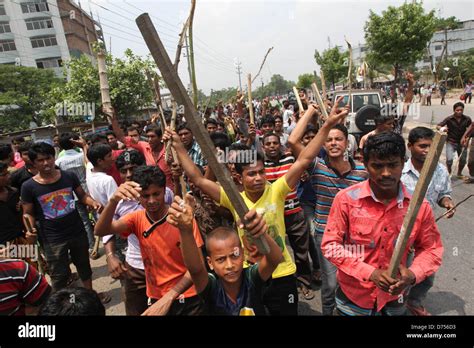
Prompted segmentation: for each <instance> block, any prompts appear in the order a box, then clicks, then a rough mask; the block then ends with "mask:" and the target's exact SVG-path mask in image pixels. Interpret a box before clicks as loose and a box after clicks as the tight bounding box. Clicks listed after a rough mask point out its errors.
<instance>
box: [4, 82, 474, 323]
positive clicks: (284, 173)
mask: <svg viewBox="0 0 474 348" xmlns="http://www.w3.org/2000/svg"><path fill="white" fill-rule="evenodd" d="M407 89H408V90H407V91H406V95H407V96H410V97H409V98H408V99H405V102H406V106H407V108H408V107H409V105H410V103H411V102H412V100H410V99H411V96H413V90H412V89H413V84H409V86H408V87H407ZM410 89H411V91H409V90H410ZM299 97H300V98H301V102H302V105H303V109H302V110H300V109H299V107H298V104H296V103H292V102H289V101H288V100H286V101H283V103H282V104H279V103H278V105H272V104H271V103H270V99H269V98H265V99H263V100H262V101H260V102H258V104H256V105H248V104H246V103H245V102H244V101H243V98H242V96H241V95H240V94H239V95H237V96H236V98H235V100H234V101H233V102H231V103H228V104H225V105H224V104H223V103H221V102H219V103H218V104H217V105H216V106H215V107H214V108H209V109H207V110H203V115H202V120H203V125H204V128H205V130H206V131H207V132H208V134H209V136H210V139H211V140H212V142H213V144H214V147H215V149H214V151H215V153H214V154H213V155H216V156H218V157H219V156H220V157H219V158H223V159H224V160H222V161H223V162H224V163H225V167H226V168H227V169H228V170H229V173H230V178H231V179H232V181H233V184H235V186H236V187H237V189H238V190H239V191H240V194H241V196H242V198H243V201H244V202H245V204H246V205H247V207H248V209H249V211H248V213H247V214H246V215H245V218H244V219H241V218H240V217H239V214H238V212H237V211H236V209H235V208H234V205H233V202H232V200H231V199H230V198H229V195H228V194H229V192H226V191H225V190H224V188H223V187H222V186H221V185H220V184H219V182H217V180H216V176H215V174H214V173H213V171H212V169H211V168H210V166H208V159H209V158H208V157H207V156H209V154H206V153H205V151H202V150H201V147H200V146H199V144H198V143H197V141H196V140H195V137H194V135H193V134H195V132H196V131H198V130H196V129H192V127H191V126H190V125H189V124H188V123H187V122H186V118H188V117H192V116H190V115H186V114H185V115H178V117H177V119H176V127H175V129H171V128H169V127H164V125H163V124H162V122H161V121H160V118H159V117H157V116H155V117H153V118H152V119H151V120H149V121H146V124H145V123H144V122H134V124H128V125H127V124H120V122H119V120H118V119H119V117H118V116H119V115H115V114H113V113H112V114H111V115H110V116H111V117H112V124H111V126H110V130H109V131H108V132H106V133H105V134H99V133H97V134H92V135H91V136H88V137H85V138H82V137H80V136H79V135H78V134H76V133H74V132H66V133H62V134H58V135H57V136H55V137H54V140H53V142H52V143H51V144H49V143H47V142H36V143H34V142H31V141H25V139H23V138H14V139H13V141H12V144H11V145H10V144H8V145H2V146H1V147H0V226H1V229H0V230H1V232H0V244H1V245H3V246H6V245H14V246H20V245H26V246H31V247H39V250H40V254H39V256H40V257H38V258H37V259H35V260H33V259H24V260H22V259H15V258H12V257H7V256H5V255H6V253H5V252H6V250H7V248H6V247H5V248H4V249H3V254H2V255H3V257H2V258H1V259H0V314H3V315H23V314H25V313H26V312H28V311H29V310H31V309H30V306H31V305H32V306H38V305H41V308H40V310H39V314H40V315H90V314H95V315H104V314H105V309H104V304H106V303H107V302H109V301H110V295H109V294H108V293H107V292H102V293H99V294H97V293H96V292H95V291H94V286H93V283H94V282H93V272H92V268H91V261H90V259H96V258H98V257H105V260H106V263H107V267H108V271H109V273H110V276H111V277H112V278H114V279H118V280H119V281H120V284H121V289H122V299H123V302H124V304H125V311H126V314H127V315H206V314H214V315H297V314H298V301H299V298H300V297H302V298H304V299H306V300H311V299H312V298H314V296H315V294H314V290H313V288H314V286H315V285H318V286H320V287H321V304H322V314H323V315H328V316H329V315H343V316H360V315H405V314H407V313H409V312H410V313H411V314H414V315H429V313H428V311H427V310H426V308H425V307H424V306H423V300H424V298H425V296H426V294H427V292H428V291H429V289H430V288H431V287H432V286H433V282H434V275H435V273H436V272H437V271H438V269H439V267H440V266H441V265H442V255H443V245H442V241H441V237H440V231H439V229H438V226H437V224H436V222H435V219H434V213H433V211H434V210H435V209H437V207H442V208H444V209H446V210H447V214H446V218H450V217H452V216H453V214H454V212H455V210H454V202H453V199H452V196H451V194H452V188H451V175H450V174H451V171H452V170H453V160H454V156H455V153H457V154H458V156H459V161H458V162H459V163H458V165H457V168H456V170H457V173H456V174H457V176H458V177H462V171H463V168H464V166H465V165H466V162H468V167H469V173H470V176H469V177H465V178H464V179H465V181H466V183H472V182H473V181H474V149H473V146H474V145H473V143H474V142H472V141H471V143H470V145H469V140H470V137H471V136H473V135H474V127H473V123H472V122H471V119H470V118H469V117H468V116H466V115H464V113H463V111H464V104H463V103H456V104H455V105H454V107H453V114H452V115H450V116H448V117H447V118H446V119H444V120H443V121H442V122H441V123H439V124H438V129H441V130H443V131H446V132H447V134H448V136H447V145H446V154H447V163H446V164H447V168H446V167H445V166H444V165H443V164H441V163H439V164H438V165H437V167H436V170H435V172H434V175H433V178H432V180H431V183H430V185H429V188H428V191H427V194H426V200H425V201H424V202H423V203H422V205H421V208H420V211H419V213H418V215H417V218H416V221H415V224H414V227H413V230H412V232H411V235H410V238H409V242H408V247H407V249H406V250H405V251H404V253H403V256H402V261H401V264H400V267H399V272H398V275H397V276H396V277H395V278H392V277H391V275H390V274H389V272H388V266H389V263H390V259H391V256H392V254H393V251H394V246H395V241H396V239H397V237H398V235H399V232H400V230H401V225H402V223H403V218H404V216H405V215H406V213H407V209H408V206H409V204H410V201H411V199H412V193H413V191H414V188H415V186H416V183H417V181H418V180H419V177H420V172H421V168H422V167H423V163H424V161H425V160H426V157H427V153H428V151H429V148H430V146H431V144H432V141H433V137H434V134H435V133H434V131H433V130H431V129H430V128H427V127H416V128H413V129H411V130H410V131H409V134H408V139H407V141H405V139H404V138H403V136H402V132H401V130H402V129H401V128H402V127H397V122H398V119H397V118H396V117H395V116H393V115H385V114H384V113H380V114H378V115H376V116H375V124H376V128H375V130H374V131H372V132H371V133H369V134H367V135H366V136H364V137H362V139H355V138H354V137H353V135H350V134H348V130H347V128H346V127H345V125H344V124H345V122H344V121H345V119H346V117H347V115H348V113H349V108H348V105H344V104H343V103H342V99H341V98H339V99H338V100H334V101H330V100H326V101H325V104H324V105H322V106H320V105H318V104H316V103H315V102H313V101H311V100H309V98H308V97H307V96H306V94H305V91H304V90H303V91H300V95H299ZM277 101H278V100H277ZM252 106H255V121H254V122H251V121H252V120H251V118H250V112H249V107H252ZM322 107H324V108H326V109H327V110H326V111H327V112H328V116H327V118H324V117H323V114H324V113H323V112H322V110H321V108H322ZM404 110H406V109H404ZM163 117H164V119H165V120H166V123H167V124H169V123H170V120H171V118H172V113H171V112H170V111H165V112H164V115H163ZM469 146H470V156H469V160H468V159H467V156H466V155H467V150H466V149H467V148H468V147H469ZM407 149H408V151H409V152H410V154H411V156H410V157H409V158H408V156H407ZM222 155H224V156H222ZM28 225H30V226H28ZM98 237H101V242H102V244H103V246H104V247H103V253H100V252H98V249H97V245H98V244H97V243H98V239H97V238H98ZM257 241H260V242H261V243H262V242H263V243H265V244H267V245H268V250H267V252H266V253H263V251H262V250H261V249H259V248H258V247H257V245H260V244H259V243H257ZM71 263H72V264H74V266H75V269H76V272H77V273H75V272H72V271H71V267H70V265H71ZM38 269H41V270H42V272H38ZM46 274H47V275H48V276H49V278H48V279H47V278H46V277H45V275H46ZM77 278H78V279H80V281H81V282H82V285H83V288H76V287H71V284H72V283H74V282H75V281H76V280H77ZM400 294H403V295H404V296H402V297H401V296H400ZM71 296H72V298H74V299H75V300H74V301H70V299H71ZM400 298H402V299H403V300H402V301H400ZM28 313H29V312H28Z"/></svg>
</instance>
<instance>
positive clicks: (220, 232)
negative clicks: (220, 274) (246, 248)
mask: <svg viewBox="0 0 474 348" xmlns="http://www.w3.org/2000/svg"><path fill="white" fill-rule="evenodd" d="M231 237H235V238H237V240H238V241H239V242H240V238H239V234H238V233H237V232H236V231H235V230H234V229H232V228H230V227H225V226H220V227H217V228H215V229H213V230H212V231H211V232H209V233H208V234H207V235H206V250H207V253H208V254H210V251H209V244H210V241H211V240H213V239H217V240H226V239H228V238H231ZM241 246H242V244H241Z"/></svg>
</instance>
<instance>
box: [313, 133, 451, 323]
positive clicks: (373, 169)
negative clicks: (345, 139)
mask: <svg viewBox="0 0 474 348" xmlns="http://www.w3.org/2000/svg"><path fill="white" fill-rule="evenodd" d="M405 152H406V148H405V142H404V140H403V138H402V137H401V135H399V134H396V133H380V134H377V135H374V136H372V137H369V138H368V139H367V143H366V144H365V147H364V164H365V166H366V168H367V171H368V172H369V180H366V181H364V182H361V183H359V184H357V185H353V186H351V187H349V188H347V189H345V190H342V191H341V192H339V193H338V194H337V195H336V198H335V199H334V202H333V204H332V206H331V212H330V214H329V219H328V222H327V225H326V230H325V232H324V237H323V241H322V245H321V248H322V250H323V252H324V256H325V257H326V258H328V259H329V261H331V262H332V263H333V264H334V265H336V267H337V268H338V272H337V278H338V283H339V288H338V289H337V291H336V305H337V312H338V314H340V315H345V316H361V315H404V314H405V312H406V309H405V302H406V301H405V298H404V296H403V295H402V294H403V292H404V291H405V290H406V288H407V287H409V286H412V285H415V284H419V283H420V282H422V281H423V280H424V279H425V278H426V277H429V276H430V275H432V274H433V273H434V272H436V270H437V269H438V268H439V266H440V265H441V257H442V254H443V246H442V244H441V237H440V234H439V231H438V227H437V226H436V223H435V221H434V216H433V211H432V210H431V207H430V205H429V203H428V202H427V201H426V200H424V201H423V203H422V204H421V207H420V210H419V212H418V215H417V219H416V221H415V224H414V226H413V229H412V231H411V234H410V238H409V240H408V245H407V248H406V250H404V252H403V256H402V260H401V264H400V266H399V274H398V275H397V277H395V278H392V277H391V276H390V274H389V272H388V266H389V263H390V260H391V258H392V254H393V251H394V249H395V243H396V240H397V238H398V235H399V233H400V229H401V227H402V224H403V219H404V216H405V215H406V213H407V210H408V206H409V204H410V201H411V199H412V196H411V194H410V193H409V192H408V190H407V189H406V188H405V186H404V185H403V183H401V182H400V178H401V176H402V170H403V165H404V162H405ZM411 247H413V249H414V250H415V258H414V260H413V263H412V264H411V266H409V267H408V268H407V266H408V265H407V256H408V254H409V250H410V249H411Z"/></svg>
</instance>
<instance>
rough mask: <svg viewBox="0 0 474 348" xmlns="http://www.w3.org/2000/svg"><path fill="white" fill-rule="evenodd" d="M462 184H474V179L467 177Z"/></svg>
mask: <svg viewBox="0 0 474 348" xmlns="http://www.w3.org/2000/svg"><path fill="white" fill-rule="evenodd" d="M464 183H465V184H474V178H472V177H471V178H469V177H467V178H465V179H464Z"/></svg>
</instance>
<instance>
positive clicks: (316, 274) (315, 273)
mask: <svg viewBox="0 0 474 348" xmlns="http://www.w3.org/2000/svg"><path fill="white" fill-rule="evenodd" d="M311 280H312V281H313V282H314V283H316V284H319V283H321V271H320V270H319V269H318V270H316V271H313V273H312V274H311Z"/></svg>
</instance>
